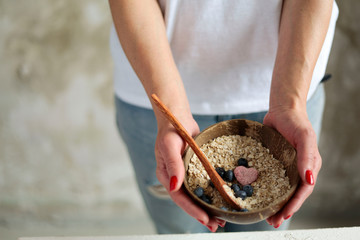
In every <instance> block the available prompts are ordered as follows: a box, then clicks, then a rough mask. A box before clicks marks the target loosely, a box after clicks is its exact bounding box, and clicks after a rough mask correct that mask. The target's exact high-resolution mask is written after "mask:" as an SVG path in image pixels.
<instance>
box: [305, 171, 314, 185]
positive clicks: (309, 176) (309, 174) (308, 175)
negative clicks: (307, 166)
mask: <svg viewBox="0 0 360 240" xmlns="http://www.w3.org/2000/svg"><path fill="white" fill-rule="evenodd" d="M305 178H306V181H307V183H308V184H310V185H314V175H313V173H312V171H311V170H307V171H306V172H305Z"/></svg>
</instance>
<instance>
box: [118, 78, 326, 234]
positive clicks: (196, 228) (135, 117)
mask: <svg viewBox="0 0 360 240" xmlns="http://www.w3.org/2000/svg"><path fill="white" fill-rule="evenodd" d="M115 103H116V122H117V127H118V130H119V132H120V135H121V137H122V139H123V140H124V142H125V144H126V146H127V150H128V152H129V155H130V158H131V161H132V164H133V167H134V171H135V177H136V180H137V184H138V186H139V190H140V193H141V195H142V197H143V199H144V202H145V205H146V208H147V210H148V213H149V215H150V217H151V218H152V220H153V222H154V224H155V227H156V229H157V232H158V233H164V234H172V233H201V232H208V231H209V230H208V229H207V228H206V227H205V226H203V225H202V224H200V223H199V222H198V221H196V220H195V219H193V218H192V217H190V216H189V215H188V214H186V213H185V212H184V211H183V210H182V209H181V208H179V207H178V206H177V205H176V204H175V203H174V202H173V201H172V200H171V199H170V197H168V195H167V194H166V193H164V192H163V188H162V187H161V185H160V183H159V181H158V180H157V178H156V173H155V169H156V161H155V155H154V148H155V140H156V135H157V124H156V119H155V116H154V113H153V111H152V110H151V109H145V108H141V107H137V106H134V105H130V104H128V103H126V102H123V101H121V100H120V99H119V98H117V97H116V98H115ZM324 103H325V93H324V87H323V85H322V84H320V85H319V87H318V89H317V90H316V92H315V93H314V95H313V96H312V97H311V99H310V100H309V101H308V103H307V112H308V116H309V119H310V121H311V124H312V126H313V128H314V130H315V132H316V134H317V136H319V135H320V130H321V121H322V113H323V109H324ZM265 114H266V112H257V113H250V114H238V115H215V116H214V115H211V116H209V115H194V119H195V120H196V122H197V123H198V125H199V127H200V130H203V129H205V128H206V127H208V126H210V125H213V124H215V123H217V122H220V121H224V120H228V119H239V118H240V119H249V120H254V121H258V122H262V121H263V119H264V116H265ZM288 226H289V220H288V221H285V222H284V223H283V224H282V225H281V226H280V227H279V228H278V230H279V229H280V230H285V229H287V228H288ZM222 230H223V231H225V232H235V231H263V230H274V228H273V227H272V226H269V225H268V224H267V223H266V221H262V222H259V223H255V224H250V225H237V224H232V223H227V224H226V225H225V227H224V229H222Z"/></svg>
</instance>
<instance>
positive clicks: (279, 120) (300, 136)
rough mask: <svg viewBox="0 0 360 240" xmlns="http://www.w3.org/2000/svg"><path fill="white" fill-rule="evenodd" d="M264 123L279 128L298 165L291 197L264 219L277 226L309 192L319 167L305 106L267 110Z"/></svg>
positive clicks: (315, 144)
mask: <svg viewBox="0 0 360 240" xmlns="http://www.w3.org/2000/svg"><path fill="white" fill-rule="evenodd" d="M264 124H265V125H267V126H270V127H272V128H275V129H276V130H277V131H278V132H280V133H281V134H282V135H283V136H284V137H285V138H286V139H287V140H288V141H289V142H290V144H292V145H293V146H294V147H295V149H296V151H297V166H298V171H299V175H300V178H301V181H300V183H299V187H298V188H297V190H296V192H295V194H294V195H293V197H292V198H291V199H290V201H289V202H288V203H287V204H286V205H285V206H284V207H283V208H282V209H281V210H280V211H279V212H277V213H276V214H275V215H273V216H272V217H269V218H268V219H267V222H268V223H269V224H270V225H272V226H274V227H275V228H278V227H279V226H280V225H281V224H282V222H283V221H284V220H286V219H288V218H290V217H291V216H292V215H293V214H294V213H295V212H296V211H298V210H299V208H300V207H301V206H302V204H303V203H304V202H305V200H306V199H307V198H308V197H309V196H310V194H311V193H312V191H313V189H314V186H315V183H316V178H317V176H318V173H319V171H320V168H321V161H322V160H321V156H320V154H319V150H318V146H317V139H316V134H315V132H314V130H313V128H312V126H311V123H310V121H309V119H308V117H307V114H306V110H295V109H279V108H278V109H276V110H271V109H270V111H269V112H268V113H267V115H266V116H265V118H264Z"/></svg>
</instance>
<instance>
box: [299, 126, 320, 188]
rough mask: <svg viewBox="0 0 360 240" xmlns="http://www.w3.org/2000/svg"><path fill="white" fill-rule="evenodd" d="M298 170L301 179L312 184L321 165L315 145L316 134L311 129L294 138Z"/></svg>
mask: <svg viewBox="0 0 360 240" xmlns="http://www.w3.org/2000/svg"><path fill="white" fill-rule="evenodd" d="M296 151H297V156H298V163H297V164H298V170H299V174H300V177H301V179H302V181H303V182H304V183H306V184H308V185H314V184H315V181H316V177H317V175H318V172H319V170H320V167H321V157H320V154H319V150H318V147H317V141H316V135H315V132H314V131H313V130H312V129H310V130H309V129H307V130H304V131H302V132H301V133H300V134H299V137H298V138H297V139H296Z"/></svg>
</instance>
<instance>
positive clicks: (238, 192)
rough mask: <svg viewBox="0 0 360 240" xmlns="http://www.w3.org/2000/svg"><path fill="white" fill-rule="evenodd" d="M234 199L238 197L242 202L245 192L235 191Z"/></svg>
mask: <svg viewBox="0 0 360 240" xmlns="http://www.w3.org/2000/svg"><path fill="white" fill-rule="evenodd" d="M235 197H239V198H241V199H242V200H245V198H246V192H245V191H243V190H240V191H237V192H235Z"/></svg>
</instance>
